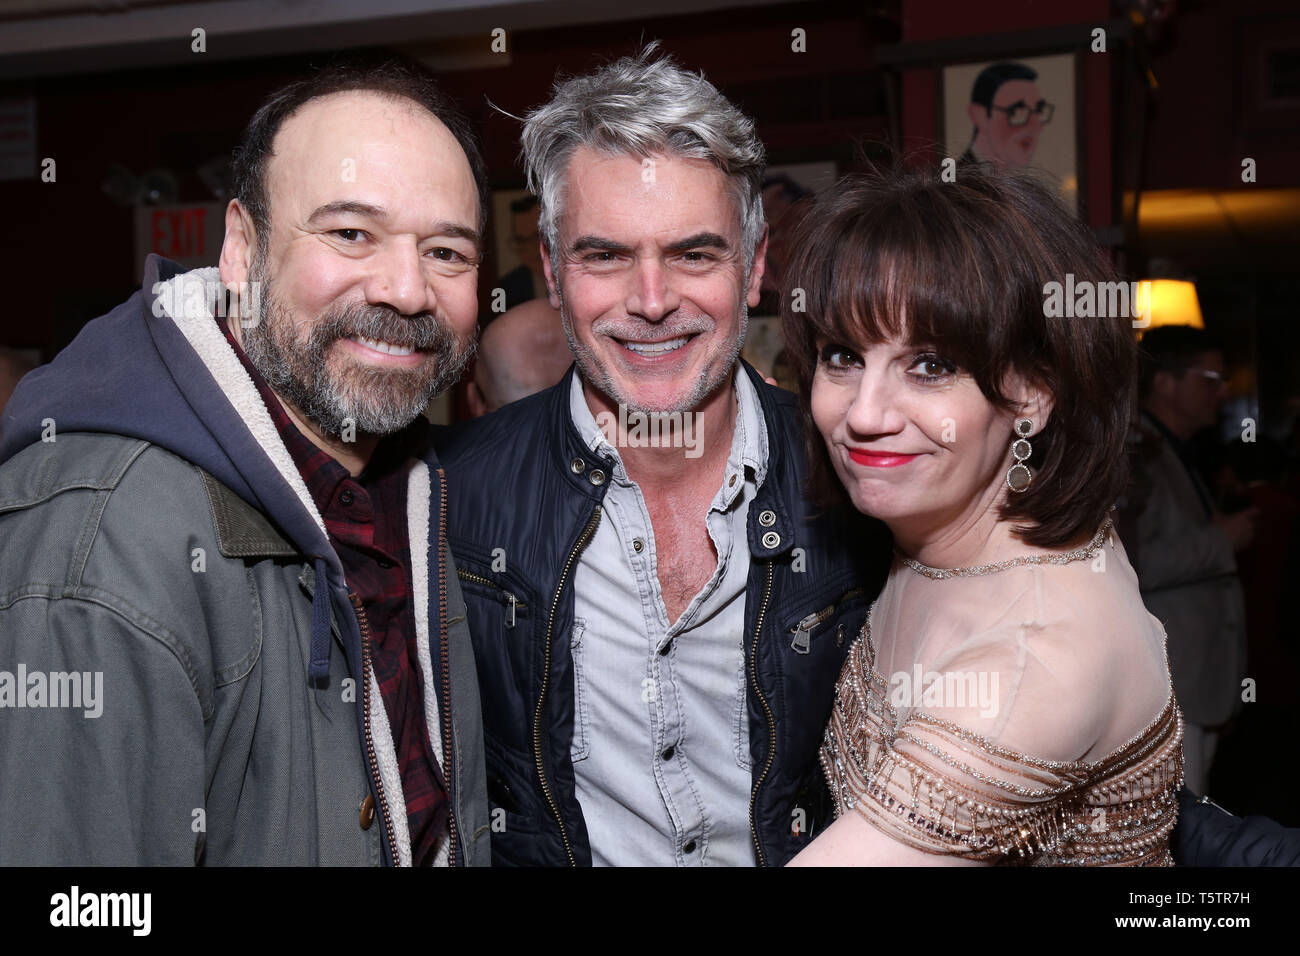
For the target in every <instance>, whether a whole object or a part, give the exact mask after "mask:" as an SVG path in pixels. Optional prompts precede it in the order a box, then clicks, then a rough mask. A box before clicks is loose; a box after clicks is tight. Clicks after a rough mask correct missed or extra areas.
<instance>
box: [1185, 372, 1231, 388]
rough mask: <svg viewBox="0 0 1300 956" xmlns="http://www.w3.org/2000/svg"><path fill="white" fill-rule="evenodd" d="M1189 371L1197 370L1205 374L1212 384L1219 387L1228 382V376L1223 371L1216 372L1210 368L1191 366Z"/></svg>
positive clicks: (1199, 373)
mask: <svg viewBox="0 0 1300 956" xmlns="http://www.w3.org/2000/svg"><path fill="white" fill-rule="evenodd" d="M1187 371H1189V372H1195V373H1196V374H1197V375H1204V376H1205V378H1206V379H1207V380H1208V381H1209V383H1210V384H1211V385H1213V386H1214V387H1215V388H1219V387H1221V386H1223V385H1226V384H1227V383H1228V377H1227V376H1226V375H1224V374H1223V373H1222V372H1216V371H1214V370H1213V369H1209V368H1189V369H1188V370H1187Z"/></svg>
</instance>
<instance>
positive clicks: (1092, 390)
mask: <svg viewBox="0 0 1300 956" xmlns="http://www.w3.org/2000/svg"><path fill="white" fill-rule="evenodd" d="M956 176H957V179H956V181H955V182H944V181H943V180H942V178H941V177H940V175H939V172H938V171H937V170H935V171H925V170H912V171H907V170H901V169H900V170H890V171H886V172H881V171H878V170H873V171H872V172H871V173H870V174H868V175H858V176H851V177H846V178H845V179H843V180H841V181H840V182H839V183H837V184H836V185H835V186H834V187H832V188H831V189H829V190H827V191H826V192H825V193H824V194H823V195H822V196H820V197H819V198H818V200H817V201H816V202H815V203H814V204H813V206H812V208H811V210H810V211H809V213H808V215H806V216H804V217H803V220H802V223H801V225H800V229H799V232H798V234H797V236H796V238H795V241H794V242H793V243H792V249H793V253H792V255H791V260H790V262H789V265H788V268H787V272H786V288H785V290H784V294H783V296H782V310H781V311H782V325H783V329H784V333H785V339H786V354H787V358H788V360H789V362H790V365H791V366H792V368H793V370H794V372H795V374H796V375H797V377H798V381H799V389H800V394H801V399H802V404H803V408H804V417H805V426H806V427H807V428H808V429H809V433H808V436H807V438H808V452H809V460H810V466H811V468H810V474H809V488H808V491H809V496H810V498H811V499H812V500H813V501H814V502H816V503H818V504H821V505H831V504H844V503H845V502H846V501H847V497H846V496H845V494H844V492H843V489H842V488H841V487H840V484H839V481H838V479H837V478H836V476H835V474H834V472H833V470H832V468H831V465H830V461H829V458H828V457H827V455H826V451H825V447H824V443H823V441H822V438H821V436H820V434H818V433H817V432H816V428H815V426H814V424H813V422H812V417H811V410H810V407H809V400H810V395H811V390H812V381H813V375H814V373H815V372H816V368H817V360H818V356H817V349H816V344H815V342H816V339H817V337H818V336H824V337H825V338H827V339H828V340H830V341H831V342H832V343H835V344H840V345H843V346H845V347H848V348H850V349H854V350H861V349H863V348H866V347H869V346H872V345H877V344H880V343H882V342H884V341H886V340H887V339H891V338H899V339H901V340H902V341H904V342H906V343H908V344H909V345H912V346H916V347H918V348H920V347H924V348H925V349H927V350H933V351H934V352H936V353H937V354H938V355H939V356H941V357H942V358H944V359H946V360H947V361H950V362H952V363H953V364H955V365H956V366H958V368H959V369H960V370H961V371H962V372H965V373H967V374H969V375H970V376H971V377H972V378H973V379H974V380H975V382H976V383H977V384H978V386H979V388H980V390H981V391H982V392H983V394H984V396H985V398H986V399H988V401H989V402H991V403H992V404H994V405H995V406H997V407H999V408H1001V409H1003V410H1006V411H1011V410H1013V409H1014V408H1015V405H1014V403H1013V401H1012V400H1011V399H1010V398H1009V397H1008V396H1006V395H1004V394H1003V393H1002V392H1001V390H1000V389H1001V386H1002V385H1003V384H1004V383H1005V378H1006V376H1007V375H1008V374H1009V373H1011V372H1016V373H1018V374H1019V375H1021V376H1022V377H1024V378H1026V379H1028V380H1029V381H1030V382H1033V383H1036V384H1038V385H1039V386H1040V387H1044V388H1046V389H1047V390H1048V391H1049V392H1051V393H1052V395H1053V398H1054V402H1055V406H1054V408H1053V410H1052V413H1051V415H1050V417H1049V420H1048V423H1047V426H1046V427H1045V428H1044V430H1043V431H1041V432H1039V433H1037V434H1036V435H1035V436H1034V437H1033V439H1032V445H1033V448H1034V454H1033V456H1032V457H1031V459H1030V460H1029V465H1030V467H1031V468H1032V469H1033V472H1034V476H1035V477H1034V483H1033V484H1032V485H1031V487H1030V489H1029V491H1028V492H1026V493H1024V494H1020V495H1012V496H1011V498H1010V500H1009V501H1008V504H1007V506H1006V507H1005V508H1004V510H1003V516H1004V517H1013V516H1014V517H1022V518H1025V519H1031V520H1030V521H1029V523H1028V524H1026V525H1023V526H1021V527H1020V528H1018V529H1017V530H1018V531H1020V532H1021V537H1022V538H1024V540H1026V541H1029V542H1030V543H1031V544H1037V545H1040V546H1047V547H1054V546H1058V545H1060V544H1063V543H1066V542H1071V541H1073V540H1074V539H1075V538H1077V537H1078V535H1080V534H1082V533H1083V529H1085V528H1086V530H1087V533H1088V534H1089V535H1091V534H1092V532H1093V531H1095V530H1096V528H1097V526H1098V525H1099V524H1100V522H1101V520H1102V519H1103V518H1104V516H1105V512H1106V511H1107V510H1108V509H1109V505H1110V503H1111V502H1112V501H1113V500H1114V499H1115V498H1117V497H1118V495H1119V493H1120V491H1121V490H1122V486H1123V480H1124V475H1125V467H1124V466H1125V463H1124V460H1123V458H1124V437H1125V433H1126V430H1127V416H1128V415H1129V413H1130V408H1131V398H1130V394H1129V393H1130V392H1131V387H1132V381H1131V380H1132V376H1133V362H1134V354H1135V353H1134V344H1133V338H1132V332H1131V327H1130V321H1129V319H1128V318H1127V317H1123V316H1116V317H1111V318H1101V319H1091V318H1090V319H1060V318H1052V319H1049V318H1047V317H1046V316H1045V313H1044V304H1043V303H1044V292H1045V285H1046V284H1047V283H1049V282H1064V281H1065V279H1066V274H1067V273H1072V274H1073V275H1074V276H1075V279H1076V280H1079V281H1085V280H1086V281H1093V282H1105V281H1111V280H1113V279H1114V278H1115V276H1114V275H1113V273H1112V270H1111V268H1110V264H1109V262H1108V261H1107V260H1106V259H1105V258H1104V256H1102V255H1101V254H1100V251H1099V250H1098V249H1097V247H1096V244H1095V242H1094V241H1093V239H1092V237H1091V235H1090V234H1088V233H1087V231H1086V229H1084V227H1082V226H1080V225H1079V224H1078V223H1077V222H1076V221H1075V220H1074V219H1073V217H1071V216H1070V214H1069V213H1068V212H1067V211H1065V210H1064V208H1063V207H1062V206H1061V205H1060V202H1059V200H1058V199H1057V198H1056V196H1055V195H1054V193H1053V192H1052V190H1051V188H1050V187H1048V186H1045V185H1044V184H1043V183H1041V182H1040V181H1038V180H1037V179H1036V178H1035V176H1034V174H1032V173H1026V172H996V171H993V170H991V169H989V168H988V167H984V166H981V165H978V164H976V165H970V166H965V165H964V166H961V167H959V168H958V169H957V171H956ZM1012 437H1013V436H1012V434H1011V432H1010V429H1008V433H1007V444H1008V448H1009V447H1010V443H1011V440H1012ZM1071 470H1074V471H1073V474H1070V472H1071ZM1089 482H1091V484H1089ZM1080 496H1081V497H1080ZM1108 496H1109V498H1110V500H1109V501H1105V503H1104V504H1102V501H1103V499H1106V498H1107V497H1108ZM1072 498H1073V499H1074V502H1073V505H1072V504H1071V499H1072ZM1031 502H1032V506H1031Z"/></svg>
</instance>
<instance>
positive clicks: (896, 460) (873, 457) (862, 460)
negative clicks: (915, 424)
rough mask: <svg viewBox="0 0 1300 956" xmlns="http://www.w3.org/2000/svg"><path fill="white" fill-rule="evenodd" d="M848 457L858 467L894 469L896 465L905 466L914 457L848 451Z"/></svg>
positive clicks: (854, 450)
mask: <svg viewBox="0 0 1300 956" xmlns="http://www.w3.org/2000/svg"><path fill="white" fill-rule="evenodd" d="M849 457H850V458H852V459H853V460H854V461H856V462H857V463H858V464H859V465H870V466H871V467H872V468H895V467H897V466H898V465H906V464H907V463H908V462H909V461H911V460H912V459H913V458H915V457H916V456H915V455H895V454H892V453H888V452H871V451H858V450H857V449H849Z"/></svg>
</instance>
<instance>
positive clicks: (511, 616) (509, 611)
mask: <svg viewBox="0 0 1300 956" xmlns="http://www.w3.org/2000/svg"><path fill="white" fill-rule="evenodd" d="M506 597H507V598H508V599H509V601H510V604H509V606H507V608H506V627H514V626H515V596H514V595H513V594H511V593H510V592H509V591H507V592H506Z"/></svg>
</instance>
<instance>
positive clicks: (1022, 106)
mask: <svg viewBox="0 0 1300 956" xmlns="http://www.w3.org/2000/svg"><path fill="white" fill-rule="evenodd" d="M989 109H991V110H998V111H999V112H1001V113H1006V114H1007V124H1008V125H1010V126H1024V125H1025V124H1026V123H1028V122H1029V114H1031V113H1037V114H1038V121H1039V122H1040V123H1050V122H1051V121H1052V113H1053V112H1055V110H1056V107H1055V106H1053V105H1052V104H1051V103H1049V102H1047V100H1039V101H1038V105H1037V106H1030V105H1029V104H1028V103H1026V102H1025V101H1024V100H1016V101H1015V102H1014V103H1012V104H1011V105H1010V106H990V107H989Z"/></svg>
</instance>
